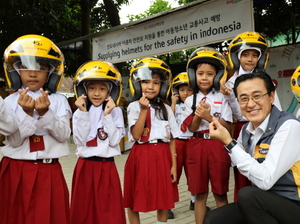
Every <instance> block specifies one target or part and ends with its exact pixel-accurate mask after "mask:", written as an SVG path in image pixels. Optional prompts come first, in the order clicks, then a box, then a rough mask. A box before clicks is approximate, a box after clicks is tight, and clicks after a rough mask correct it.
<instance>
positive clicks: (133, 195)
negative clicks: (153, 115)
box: [124, 143, 179, 212]
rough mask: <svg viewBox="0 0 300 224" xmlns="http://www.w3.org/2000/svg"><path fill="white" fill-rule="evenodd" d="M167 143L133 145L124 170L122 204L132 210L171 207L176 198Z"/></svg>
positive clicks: (145, 210) (176, 192)
mask: <svg viewBox="0 0 300 224" xmlns="http://www.w3.org/2000/svg"><path fill="white" fill-rule="evenodd" d="M171 166H172V160H171V153H170V148H169V145H168V144H167V143H152V144H148V143H147V144H134V145H133V147H132V149H131V151H130V154H129V156H128V158H127V161H126V164H125V171H124V206H125V208H131V209H132V210H133V211H135V212H148V211H155V210H158V209H172V208H174V203H175V202H177V201H178V200H179V196H178V189H177V183H176V182H174V183H172V179H171V174H170V169H171Z"/></svg>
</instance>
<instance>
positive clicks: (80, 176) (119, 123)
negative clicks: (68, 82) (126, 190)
mask: <svg viewBox="0 0 300 224" xmlns="http://www.w3.org/2000/svg"><path fill="white" fill-rule="evenodd" d="M124 136H125V128H124V120H123V115H122V110H121V109H120V108H119V107H115V108H114V109H113V110H112V111H111V113H110V114H108V115H106V116H105V115H104V111H103V104H102V105H100V106H99V107H95V106H93V105H92V106H91V108H90V109H89V111H88V112H83V111H80V110H79V109H77V110H76V111H75V113H74V115H73V138H74V142H75V144H76V145H77V149H76V155H77V156H78V157H79V158H78V161H77V164H76V167H75V170H74V174H73V181H72V198H71V224H82V223H85V224H94V223H98V224H101V223H108V224H125V223H126V219H125V211H124V206H123V197H122V190H121V184H120V178H119V175H118V171H117V168H116V165H115V162H114V156H119V155H120V154H121V151H120V146H119V143H120V140H121V139H122V138H123V137H124Z"/></svg>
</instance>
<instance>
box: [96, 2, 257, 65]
mask: <svg viewBox="0 0 300 224" xmlns="http://www.w3.org/2000/svg"><path fill="white" fill-rule="evenodd" d="M246 31H254V22H253V6H252V0H214V1H209V2H205V3H202V4H199V5H196V6H194V7H191V8H187V9H185V10H182V11H177V12H174V13H170V14H168V15H166V16H164V17H160V18H158V19H155V20H151V21H148V22H144V23H141V24H139V25H135V26H132V27H127V28H126V29H123V30H119V31H116V32H112V33H109V34H107V35H103V36H99V37H96V38H94V39H93V59H94V60H103V61H109V62H112V63H117V62H122V61H127V60H132V59H137V58H143V57H148V56H153V55H161V54H165V53H169V52H174V51H180V50H184V49H189V48H193V47H199V46H203V45H207V44H211V43H216V42H221V41H224V40H230V39H232V38H234V37H235V36H236V35H238V34H239V33H242V32H246Z"/></svg>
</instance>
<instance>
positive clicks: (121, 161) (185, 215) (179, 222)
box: [0, 137, 234, 224]
mask: <svg viewBox="0 0 300 224" xmlns="http://www.w3.org/2000/svg"><path fill="white" fill-rule="evenodd" d="M0 148H1V147H0ZM69 148H70V155H69V156H68V157H63V158H60V163H61V165H62V168H63V172H64V175H65V179H66V182H67V185H68V188H69V191H70V192H71V184H72V175H73V170H74V167H75V164H76V161H77V157H76V155H75V149H76V145H75V144H74V143H73V140H72V137H70V139H69ZM129 153H130V150H128V151H125V152H123V153H122V155H120V156H117V157H115V163H116V166H117V169H118V172H119V176H120V180H121V184H122V187H123V179H124V166H125V162H126V160H127V156H128V155H129ZM0 158H2V156H1V155H0ZM233 186H234V179H233V170H232V169H231V173H230V182H229V192H228V201H229V203H230V202H232V201H233ZM178 190H179V202H177V203H176V204H175V208H174V209H172V211H173V213H174V219H169V220H168V224H194V223H195V218H194V211H191V210H189V205H190V197H191V195H190V192H189V191H187V184H186V177H185V174H184V172H183V173H182V175H181V178H180V183H179V185H178ZM206 205H207V206H208V207H210V209H215V208H216V203H215V200H214V198H213V195H212V193H211V192H210V193H209V196H208V199H207V204H206ZM125 211H126V210H125ZM126 218H127V214H126ZM140 219H141V223H142V224H154V223H156V220H157V219H156V212H155V211H153V212H147V213H140ZM127 223H128V224H129V221H128V219H127Z"/></svg>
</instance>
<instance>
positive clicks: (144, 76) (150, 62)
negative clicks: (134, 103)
mask: <svg viewBox="0 0 300 224" xmlns="http://www.w3.org/2000/svg"><path fill="white" fill-rule="evenodd" d="M153 74H157V75H159V77H160V81H161V82H162V85H161V88H160V94H159V97H160V98H161V99H164V100H166V99H167V97H168V95H169V93H170V88H171V82H172V73H171V69H170V67H169V66H168V65H167V64H166V63H165V62H163V61H162V60H160V59H158V58H143V59H141V60H139V61H138V62H136V63H135V64H134V65H133V66H132V68H131V69H130V76H129V88H130V92H131V94H132V96H133V98H134V100H138V99H140V98H141V97H142V90H141V84H140V81H142V80H151V79H153V78H152V75H153Z"/></svg>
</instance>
